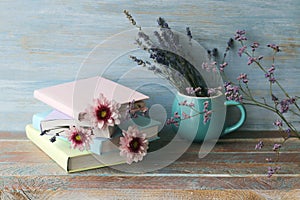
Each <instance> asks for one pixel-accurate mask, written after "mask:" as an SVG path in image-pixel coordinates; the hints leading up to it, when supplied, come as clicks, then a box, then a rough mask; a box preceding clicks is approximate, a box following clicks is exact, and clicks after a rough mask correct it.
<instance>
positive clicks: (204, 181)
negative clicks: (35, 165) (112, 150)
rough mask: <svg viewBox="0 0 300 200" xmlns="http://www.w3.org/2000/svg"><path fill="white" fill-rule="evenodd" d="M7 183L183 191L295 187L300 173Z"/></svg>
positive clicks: (6, 179) (10, 182) (11, 182)
mask: <svg viewBox="0 0 300 200" xmlns="http://www.w3.org/2000/svg"><path fill="white" fill-rule="evenodd" d="M1 182H2V184H3V185H4V186H11V187H12V186H15V187H22V186H25V187H26V186H28V187H29V186H30V187H33V188H37V189H43V190H45V189H54V190H55V189H58V188H61V189H72V190H77V189H81V190H84V189H93V190H98V189H100V190H105V189H115V188H118V189H145V190H153V189H154V190H155V189H170V190H173V189H175V190H176V189H181V190H201V189H205V190H225V189H242V190H292V189H299V187H300V183H299V175H295V176H284V175H275V176H274V177H273V178H271V179H270V178H267V177H265V176H253V175H250V176H248V177H239V176H226V177H225V176H218V177H210V176H201V175H196V176H181V175H173V176H168V175H165V176H164V175H161V174H160V175H157V176H156V175H151V174H150V175H143V176H137V175H135V176H133V175H130V174H129V175H119V176H116V175H114V176H96V175H94V176H89V175H87V176H84V175H81V176H78V175H76V176H74V175H66V176H63V175H59V176H55V175H53V176H43V175H41V176H2V179H1Z"/></svg>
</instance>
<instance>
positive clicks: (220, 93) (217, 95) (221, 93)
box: [177, 91, 223, 99]
mask: <svg viewBox="0 0 300 200" xmlns="http://www.w3.org/2000/svg"><path fill="white" fill-rule="evenodd" d="M177 94H178V95H180V96H183V97H187V98H195V99H215V98H219V97H221V96H223V92H221V91H218V92H217V94H216V95H214V96H209V97H197V96H188V95H185V94H182V93H181V92H179V91H177Z"/></svg>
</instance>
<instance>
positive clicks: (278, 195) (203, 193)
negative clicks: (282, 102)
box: [0, 188, 299, 200]
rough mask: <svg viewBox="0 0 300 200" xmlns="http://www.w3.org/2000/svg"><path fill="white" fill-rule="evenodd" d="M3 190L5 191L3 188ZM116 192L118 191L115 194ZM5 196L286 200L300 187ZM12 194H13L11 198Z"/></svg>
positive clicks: (8, 193)
mask: <svg viewBox="0 0 300 200" xmlns="http://www.w3.org/2000/svg"><path fill="white" fill-rule="evenodd" d="M0 194H1V191H0ZM112 194H114V195H112ZM2 197H3V198H4V199H9V198H11V199H16V198H18V199H28V198H30V199H38V198H42V199H48V198H50V199H79V198H81V199H84V198H88V199H91V200H92V199H99V198H102V199H108V200H109V199H124V200H127V199H128V200H129V199H132V198H135V199H146V200H148V199H149V200H159V199H166V200H177V199H178V200H179V199H207V200H240V199H253V200H263V199H266V198H267V199H283V200H297V199H298V197H299V190H291V191H277V190H275V191H272V192H269V191H268V192H266V191H261V190H256V191H250V190H217V191H216V190H163V189H162V190H151V191H149V190H135V189H130V190H122V189H114V190H85V191H81V190H77V191H72V192H70V190H62V189H59V190H56V191H49V190H46V191H45V190H42V191H41V190H30V188H28V189H26V190H25V189H23V190H12V191H9V190H8V189H6V190H4V191H3V192H2ZM8 197H9V198H8Z"/></svg>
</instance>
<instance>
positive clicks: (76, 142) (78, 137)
mask: <svg viewBox="0 0 300 200" xmlns="http://www.w3.org/2000/svg"><path fill="white" fill-rule="evenodd" d="M65 134H66V136H67V138H68V140H69V141H70V142H71V147H72V148H73V149H76V148H77V149H79V150H80V151H83V150H85V149H86V150H89V149H90V143H91V142H92V132H91V130H90V129H84V128H81V127H75V126H73V127H70V129H69V130H66V131H65Z"/></svg>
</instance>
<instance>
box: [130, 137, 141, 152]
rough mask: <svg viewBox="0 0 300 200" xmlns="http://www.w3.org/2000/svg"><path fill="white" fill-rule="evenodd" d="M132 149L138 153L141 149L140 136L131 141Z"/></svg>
mask: <svg viewBox="0 0 300 200" xmlns="http://www.w3.org/2000/svg"><path fill="white" fill-rule="evenodd" d="M129 146H130V150H131V151H132V152H134V153H137V152H138V151H139V149H140V140H139V138H133V139H132V140H131V142H130V143H129Z"/></svg>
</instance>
